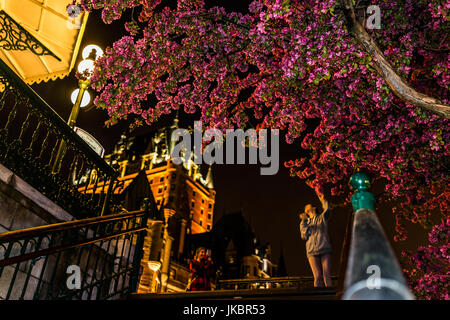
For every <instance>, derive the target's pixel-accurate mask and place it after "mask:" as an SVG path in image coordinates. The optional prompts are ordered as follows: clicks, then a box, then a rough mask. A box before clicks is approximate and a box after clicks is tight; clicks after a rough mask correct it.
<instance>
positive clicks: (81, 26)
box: [0, 0, 88, 84]
mask: <svg viewBox="0 0 450 320" xmlns="http://www.w3.org/2000/svg"><path fill="white" fill-rule="evenodd" d="M69 3H70V1H69V0H0V59H2V60H3V61H4V62H5V63H6V64H8V66H9V67H10V68H11V69H12V70H13V71H14V72H16V74H17V75H19V76H20V77H21V78H22V79H23V80H24V81H25V82H26V83H28V84H32V83H34V82H37V83H39V82H41V81H45V82H47V81H49V80H56V79H58V78H60V79H62V78H64V77H65V76H67V75H68V74H69V73H70V71H71V70H72V68H73V66H74V64H75V60H76V58H77V55H78V50H79V47H80V43H81V39H82V37H83V34H84V30H85V28H86V23H87V18H88V13H80V14H79V15H77V16H76V17H74V18H71V17H69V14H68V13H67V5H68V4H69ZM2 11H3V12H2ZM17 25H19V26H20V27H21V28H20V27H19V28H18V27H17ZM33 51H34V52H33Z"/></svg>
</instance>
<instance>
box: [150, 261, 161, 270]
mask: <svg viewBox="0 0 450 320" xmlns="http://www.w3.org/2000/svg"><path fill="white" fill-rule="evenodd" d="M147 265H148V267H149V268H150V270H152V271H153V272H156V271H158V270H159V268H160V267H161V262H159V261H149V262H148V263H147Z"/></svg>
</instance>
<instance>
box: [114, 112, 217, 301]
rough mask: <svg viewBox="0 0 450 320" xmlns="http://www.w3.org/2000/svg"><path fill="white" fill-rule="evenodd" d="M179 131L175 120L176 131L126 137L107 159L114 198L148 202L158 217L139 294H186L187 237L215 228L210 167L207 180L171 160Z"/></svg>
mask: <svg viewBox="0 0 450 320" xmlns="http://www.w3.org/2000/svg"><path fill="white" fill-rule="evenodd" d="M177 128H178V119H177V118H175V120H174V122H173V124H172V126H170V127H168V128H162V129H160V130H157V131H156V132H154V133H152V134H149V135H143V136H135V137H126V136H125V135H122V137H121V139H120V141H119V142H118V143H117V145H116V146H115V148H114V151H113V153H112V154H109V155H106V156H105V160H106V161H107V162H108V163H110V164H111V165H112V166H115V167H116V168H118V170H119V171H120V178H119V181H120V183H119V186H118V187H117V188H116V191H115V194H116V195H115V196H116V197H118V198H120V200H121V201H122V202H123V203H124V207H125V208H126V209H127V210H129V211H131V210H137V209H139V208H140V206H141V205H142V201H143V200H144V199H145V198H148V199H152V200H151V201H153V203H154V206H155V210H153V211H155V212H157V214H156V215H154V216H153V217H151V219H150V221H149V224H148V226H149V230H148V235H147V238H146V241H145V244H144V258H143V260H142V263H141V265H142V268H143V270H142V276H141V280H140V284H139V288H138V292H140V293H141V292H142V293H145V292H166V291H184V290H185V288H186V285H187V282H188V279H189V268H188V263H189V253H188V252H186V250H185V240H186V236H188V235H191V234H197V233H207V232H209V231H210V230H211V229H212V225H213V215H214V202H215V190H214V185H213V180H212V171H211V167H209V168H208V171H207V172H206V175H205V176H204V175H202V173H201V172H200V169H201V167H200V165H197V164H195V163H194V161H193V158H192V159H189V160H188V161H184V162H183V163H182V164H180V165H176V164H175V163H174V162H173V161H172V160H171V158H170V154H171V150H172V148H173V147H174V143H173V142H171V140H170V139H171V133H172V132H173V130H175V129H177ZM183 160H184V159H183ZM205 169H206V168H205ZM131 190H133V191H131Z"/></svg>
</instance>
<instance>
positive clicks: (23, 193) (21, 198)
mask: <svg viewBox="0 0 450 320" xmlns="http://www.w3.org/2000/svg"><path fill="white" fill-rule="evenodd" d="M70 220H73V217H72V215H70V214H69V213H68V212H66V211H64V210H63V209H62V208H61V207H59V206H58V205H56V204H55V203H53V202H52V201H51V200H49V199H48V198H47V197H45V196H44V195H42V194H41V193H40V192H39V191H37V190H36V189H34V188H33V187H32V186H30V185H29V184H28V183H26V182H25V181H24V180H22V179H21V178H20V177H18V176H17V175H15V174H14V173H13V172H11V171H10V170H9V169H8V168H6V167H4V166H3V165H2V164H0V233H2V232H6V231H12V230H20V229H27V228H32V227H37V226H42V225H46V224H52V223H57V222H63V221H70Z"/></svg>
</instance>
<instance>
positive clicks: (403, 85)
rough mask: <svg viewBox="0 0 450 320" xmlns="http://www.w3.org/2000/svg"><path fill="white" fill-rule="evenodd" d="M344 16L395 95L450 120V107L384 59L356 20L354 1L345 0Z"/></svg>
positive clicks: (353, 33) (350, 29)
mask: <svg viewBox="0 0 450 320" xmlns="http://www.w3.org/2000/svg"><path fill="white" fill-rule="evenodd" d="M343 3H344V15H345V18H346V20H347V27H348V29H349V32H350V33H351V34H352V35H353V36H354V37H355V38H356V40H357V41H358V42H359V43H360V44H361V45H362V47H363V48H364V49H365V51H366V52H367V53H368V54H369V55H370V56H371V57H372V59H373V62H374V67H375V69H376V70H377V71H378V73H379V74H380V76H381V77H383V79H384V80H385V81H386V83H387V85H388V86H389V87H390V88H391V90H392V91H393V92H394V94H395V95H396V96H397V97H399V98H400V99H402V100H404V101H406V102H408V103H410V104H412V105H414V106H417V107H420V108H424V109H427V110H429V111H431V112H433V113H435V114H437V115H439V116H441V117H444V118H447V119H449V118H450V105H447V104H445V103H443V102H441V101H439V100H438V99H435V98H433V97H430V96H427V95H425V94H422V93H420V92H417V91H416V90H414V89H413V88H412V87H410V86H409V84H408V83H407V82H406V81H405V80H404V79H402V78H401V77H400V76H399V75H398V74H397V73H396V71H395V70H394V69H393V68H392V66H391V64H390V63H389V61H387V60H386V58H385V57H384V54H383V52H382V51H381V50H380V48H379V47H378V45H377V44H376V42H375V41H374V40H373V39H372V37H371V36H370V35H369V34H368V33H367V31H366V30H365V29H364V27H363V26H362V25H361V24H360V23H359V22H358V20H357V19H356V14H355V9H354V7H353V3H352V0H343Z"/></svg>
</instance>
